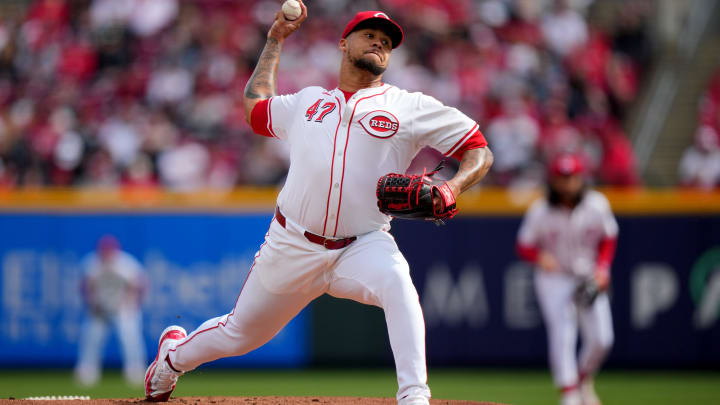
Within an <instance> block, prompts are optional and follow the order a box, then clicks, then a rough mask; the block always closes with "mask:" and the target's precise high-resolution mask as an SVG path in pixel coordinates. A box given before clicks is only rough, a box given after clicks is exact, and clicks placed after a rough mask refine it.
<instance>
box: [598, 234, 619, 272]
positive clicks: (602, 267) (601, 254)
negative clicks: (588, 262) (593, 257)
mask: <svg viewBox="0 0 720 405" xmlns="http://www.w3.org/2000/svg"><path fill="white" fill-rule="evenodd" d="M616 247H617V238H605V239H603V240H601V241H600V243H598V248H597V269H598V271H601V272H605V273H609V272H610V263H612V261H613V258H614V257H615V248H616Z"/></svg>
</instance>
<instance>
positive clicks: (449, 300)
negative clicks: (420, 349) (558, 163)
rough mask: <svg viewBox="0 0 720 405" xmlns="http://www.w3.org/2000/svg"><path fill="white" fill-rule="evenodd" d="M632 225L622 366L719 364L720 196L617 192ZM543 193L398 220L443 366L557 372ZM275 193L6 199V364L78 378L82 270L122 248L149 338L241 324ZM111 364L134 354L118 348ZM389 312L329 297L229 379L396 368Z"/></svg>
mask: <svg viewBox="0 0 720 405" xmlns="http://www.w3.org/2000/svg"><path fill="white" fill-rule="evenodd" d="M605 191H606V194H607V195H608V196H609V197H610V199H611V203H612V204H613V208H614V209H615V211H616V213H617V215H618V220H619V223H620V238H619V245H618V252H617V258H616V261H615V265H614V267H613V274H614V278H613V300H612V305H613V313H614V324H615V330H616V345H615V349H614V350H613V352H612V354H611V358H610V362H611V363H613V364H615V365H618V366H662V367H674V366H689V367H701V366H702V367H718V365H720V345H718V344H717V342H720V320H719V319H718V315H719V313H720V215H719V214H720V193H695V192H668V191H650V192H648V191H637V190H605ZM536 195H537V194H536V193H507V192H504V191H501V190H485V191H482V192H479V193H473V194H469V195H464V196H463V198H462V199H461V200H460V209H461V212H462V213H463V215H460V216H458V217H457V218H455V219H454V220H452V221H450V223H449V224H448V225H447V226H445V227H435V226H434V225H432V224H430V223H420V222H411V221H395V222H394V223H393V231H392V232H393V234H394V235H395V236H396V239H397V241H398V244H399V245H400V247H401V249H402V251H403V252H404V253H405V255H406V257H407V259H408V261H409V262H410V264H411V268H412V275H413V279H414V280H415V284H416V286H417V287H418V291H419V293H420V297H421V303H422V305H423V308H424V311H425V317H426V321H427V325H428V357H429V360H430V362H431V364H437V365H439V364H444V365H488V364H494V365H542V364H544V363H545V356H546V355H545V344H546V343H545V335H544V330H543V327H542V322H541V320H540V318H539V312H538V308H537V304H536V302H535V298H534V293H533V290H532V270H531V269H529V268H528V266H527V265H525V264H523V263H521V262H519V261H518V260H517V258H516V257H515V255H514V251H513V248H514V239H515V234H516V232H517V228H518V226H519V222H520V215H521V214H522V212H523V211H524V209H525V207H526V206H527V204H528V203H529V201H531V200H532V198H533V197H534V196H536ZM274 196H275V190H266V189H265V190H263V189H246V190H241V191H237V192H232V193H221V192H199V193H193V194H173V193H162V192H157V191H147V190H140V191H138V190H131V191H128V190H124V191H113V192H88V191H83V192H75V191H69V190H55V191H37V190H35V191H32V190H31V191H23V192H7V191H0V230H2V232H0V263H1V265H2V274H0V294H1V296H0V305H1V306H2V307H1V312H0V365H1V366H17V365H42V366H48V365H55V366H66V365H71V364H72V363H73V361H74V358H75V354H76V350H77V343H76V342H77V340H78V337H79V331H80V329H79V326H80V324H81V321H82V319H83V316H84V313H83V308H82V301H81V298H80V295H79V290H78V284H79V275H80V273H79V271H80V269H79V263H80V260H81V259H82V257H83V256H84V255H85V254H86V253H88V252H89V251H90V250H91V249H92V248H93V246H94V245H95V242H96V241H97V239H98V238H99V237H100V236H101V235H103V234H105V233H112V234H114V235H116V236H117V237H118V239H119V240H120V241H121V243H122V244H123V246H124V247H125V249H126V250H128V251H129V252H130V253H132V254H133V255H135V256H136V257H137V258H138V259H140V260H141V262H142V263H143V264H144V266H145V267H146V270H147V272H148V276H149V279H150V294H149V295H148V299H147V300H146V301H145V304H144V309H145V311H144V314H145V317H144V324H145V338H146V342H147V346H148V352H149V353H150V354H152V353H154V350H155V349H154V345H155V341H156V338H157V334H158V332H159V331H160V330H162V328H163V327H164V326H166V325H167V324H169V323H180V324H181V325H183V326H185V327H186V328H188V329H192V328H194V327H195V326H196V325H197V324H199V323H200V322H201V321H203V320H205V319H206V318H209V317H212V316H216V315H220V314H222V313H226V312H228V311H229V310H230V308H231V307H232V305H233V303H234V300H235V297H236V294H237V292H238V290H239V288H240V285H241V284H242V281H243V280H244V278H245V275H246V274H247V271H248V269H249V267H250V265H251V262H252V258H253V255H254V252H255V251H256V249H257V247H258V246H259V244H260V243H261V242H262V238H263V236H264V234H265V232H266V229H267V225H268V224H269V222H270V219H271V215H272V214H271V213H272V207H273V205H272V204H273V200H274ZM109 347H110V351H109V353H108V360H109V361H110V362H111V363H115V364H117V362H118V360H119V351H118V349H117V345H116V344H115V341H114V340H111V341H110V344H109ZM390 361H391V357H390V352H389V348H388V344H387V337H386V333H385V328H384V325H383V317H382V312H381V311H380V310H378V309H374V308H369V307H364V306H361V305H357V304H353V303H349V302H344V301H341V300H336V299H331V298H327V297H324V298H322V299H320V300H318V301H317V302H316V303H315V304H314V305H312V306H311V307H310V308H308V310H306V311H304V312H303V313H302V314H301V315H300V316H299V317H298V318H296V320H294V321H293V322H292V323H291V324H290V325H289V326H288V327H287V328H286V329H285V330H283V332H281V333H280V334H279V335H278V336H277V337H276V338H275V339H274V340H273V341H272V342H271V343H270V344H268V345H267V346H265V347H263V348H261V349H259V350H258V351H256V352H254V353H252V354H251V355H248V356H245V357H242V358H236V359H232V360H226V361H224V362H223V363H222V364H225V365H242V366H300V365H305V364H310V363H322V364H328V363H329V364H345V365H347V364H388V363H389V362H390Z"/></svg>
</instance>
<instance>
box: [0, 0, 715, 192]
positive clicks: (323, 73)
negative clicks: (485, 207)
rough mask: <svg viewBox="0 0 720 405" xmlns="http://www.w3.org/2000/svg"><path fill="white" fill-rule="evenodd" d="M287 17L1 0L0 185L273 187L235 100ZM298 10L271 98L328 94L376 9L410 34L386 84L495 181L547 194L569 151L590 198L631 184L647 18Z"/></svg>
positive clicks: (355, 5)
mask: <svg viewBox="0 0 720 405" xmlns="http://www.w3.org/2000/svg"><path fill="white" fill-rule="evenodd" d="M281 2H282V1H281V0H259V1H257V0H123V1H118V0H72V1H71V0H8V1H5V0H4V1H2V2H1V3H2V4H0V185H2V186H4V187H27V186H37V185H55V186H89V187H114V186H120V185H123V186H135V187H166V188H169V189H173V190H192V189H196V188H200V187H213V188H230V187H234V186H236V185H248V184H250V185H266V184H278V183H279V182H281V181H282V180H283V178H284V175H285V171H286V169H287V165H288V160H287V150H286V147H285V146H284V145H283V144H282V143H279V142H277V141H275V140H268V139H266V138H263V137H259V136H256V135H253V134H252V133H251V131H250V128H249V127H248V125H247V124H246V123H245V120H244V114H243V108H242V93H243V89H244V86H245V83H246V81H247V79H248V78H249V76H250V74H251V72H252V69H253V67H254V63H255V61H256V60H257V57H258V56H259V54H260V50H261V49H262V46H263V45H264V42H265V34H266V32H267V29H268V27H269V24H270V23H271V22H272V19H273V16H274V14H275V12H276V11H277V10H279V7H280V4H281ZM306 3H307V4H308V7H309V9H310V17H309V18H308V20H307V21H306V22H305V23H304V24H303V27H302V28H301V29H300V30H299V31H298V32H297V33H296V34H295V35H294V37H293V38H291V39H290V40H289V41H288V42H287V43H286V44H285V47H284V49H283V55H282V58H281V67H280V73H279V90H280V92H281V93H290V92H295V91H297V90H299V89H300V88H302V87H305V86H308V85H321V86H324V87H327V88H334V87H335V86H336V85H337V74H338V67H339V59H340V53H339V51H338V49H337V41H338V39H339V37H340V33H341V32H342V29H343V27H344V24H345V23H346V22H347V21H348V20H349V18H350V17H351V16H352V15H353V14H354V13H355V12H356V11H359V10H362V9H382V10H384V11H386V12H388V14H389V15H391V16H392V17H393V18H394V19H396V20H398V21H399V22H400V23H401V24H402V26H403V28H404V29H405V32H406V42H405V43H404V44H403V46H401V47H400V48H398V49H396V50H395V51H394V52H393V56H392V61H391V63H390V69H388V72H387V74H386V76H385V81H387V82H388V83H391V84H395V85H397V86H398V87H401V88H406V89H408V90H410V91H422V92H424V93H426V94H429V95H432V96H434V97H436V98H438V99H439V100H441V101H443V102H444V103H446V104H448V105H452V106H456V107H458V108H459V109H461V110H462V111H464V112H465V113H467V114H468V115H469V116H471V117H472V118H474V119H475V120H477V121H478V122H479V123H480V124H481V128H482V129H483V132H484V134H485V135H486V137H487V138H488V141H489V143H490V145H491V148H492V150H493V152H494V153H495V165H494V167H493V169H492V170H491V175H490V176H489V179H488V183H490V184H497V185H503V186H518V185H537V184H541V183H542V182H543V181H544V179H543V176H544V174H545V171H544V169H542V167H543V163H544V162H545V161H546V160H547V159H548V158H549V157H551V156H554V155H556V154H557V153H559V152H565V151H568V150H570V151H574V152H577V153H580V154H582V155H583V156H584V157H585V159H586V162H587V166H588V167H589V168H590V170H591V175H592V178H593V181H594V182H595V183H597V184H612V185H632V184H636V183H638V181H639V180H638V175H637V172H636V168H635V161H634V155H633V151H632V146H631V144H630V142H629V140H628V138H627V136H626V134H625V133H624V131H623V128H622V125H621V123H622V122H623V119H624V118H625V117H624V113H625V111H627V109H628V106H629V105H631V104H632V102H633V100H634V99H635V97H636V95H637V92H638V87H639V84H640V79H641V77H642V75H643V73H644V70H645V69H646V68H647V66H648V64H649V63H650V57H649V55H650V52H649V40H648V37H647V33H646V32H647V29H646V26H647V23H648V18H649V16H650V15H651V7H652V6H653V2H651V1H649V0H626V1H622V2H618V1H602V2H601V1H596V2H593V0H452V1H451V0H384V1H370V0H307V1H306ZM595 16H600V17H597V18H596V17H595ZM716 117H717V114H716Z"/></svg>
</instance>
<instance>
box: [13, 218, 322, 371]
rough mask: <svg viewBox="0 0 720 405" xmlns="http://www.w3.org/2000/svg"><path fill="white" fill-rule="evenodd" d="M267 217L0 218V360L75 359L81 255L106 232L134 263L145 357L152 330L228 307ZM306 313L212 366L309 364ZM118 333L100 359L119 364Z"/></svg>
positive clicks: (191, 324) (152, 343) (153, 341)
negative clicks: (143, 286) (140, 277)
mask: <svg viewBox="0 0 720 405" xmlns="http://www.w3.org/2000/svg"><path fill="white" fill-rule="evenodd" d="M270 219H271V216H270V215H266V214H263V215H257V214H247V215H229V214H228V215H224V214H109V215H99V214H58V215H51V214H0V229H1V230H2V232H0V265H1V266H2V267H1V268H0V365H5V366H9V365H30V364H42V365H56V366H67V365H72V364H73V363H74V362H75V359H76V356H77V350H78V343H77V342H78V341H79V339H80V337H81V336H80V335H81V325H82V322H83V319H84V317H85V316H86V309H85V308H84V303H83V299H82V294H81V292H80V282H81V275H82V272H83V268H82V261H83V259H84V258H85V256H86V255H87V254H88V253H90V252H91V251H93V250H94V249H95V246H96V244H97V241H98V239H99V238H100V237H101V236H103V235H106V234H111V235H114V236H115V237H116V238H117V239H118V241H119V242H120V244H121V245H122V249H123V250H125V251H126V252H128V253H130V254H131V255H132V256H134V257H135V258H136V259H137V260H138V261H139V262H140V263H141V264H142V266H143V268H144V271H145V272H146V275H147V278H148V280H149V286H148V291H147V293H146V295H145V299H144V301H143V326H144V330H143V334H144V340H145V342H146V346H147V353H148V357H149V358H150V357H152V356H154V355H155V352H156V350H157V339H158V336H159V334H160V332H161V331H162V330H163V329H164V328H165V327H166V326H168V325H171V324H179V325H181V326H183V327H184V328H185V329H187V330H188V332H190V331H192V330H194V329H195V328H196V327H197V326H199V325H200V323H202V322H204V321H205V320H207V319H210V318H213V317H216V316H219V315H223V314H226V313H228V312H230V311H231V310H232V307H233V305H234V303H235V299H236V298H237V295H238V293H239V292H240V288H241V286H242V283H243V281H244V280H245V278H246V276H247V274H248V271H249V269H250V267H251V265H252V261H253V258H254V255H255V252H256V251H257V249H258V247H259V246H260V244H261V243H262V241H263V237H264V235H265V233H266V232H267V227H268V226H269V224H270ZM308 318H309V316H308V314H307V313H306V311H304V312H302V313H301V314H300V315H299V316H298V317H297V318H295V319H294V320H293V321H292V322H290V324H288V325H287V326H286V327H285V329H283V330H282V331H281V332H280V333H279V334H278V335H277V336H276V337H275V338H274V339H273V340H272V341H271V342H269V343H268V344H266V345H265V346H263V347H261V348H260V349H258V350H256V351H253V352H251V353H249V354H247V355H245V356H242V357H236V358H231V359H225V360H221V361H219V362H216V364H218V363H219V364H226V365H249V366H255V365H257V366H294V365H301V364H305V363H306V362H308V361H309V353H308V350H307V347H308V345H309V343H308V333H309V331H308V326H307V325H308V323H309V322H308V321H309V319H308ZM118 346H119V345H118V344H117V338H116V337H113V338H111V339H110V340H109V341H108V347H107V349H108V350H107V353H106V359H107V362H106V363H110V364H119V362H120V348H119V347H118Z"/></svg>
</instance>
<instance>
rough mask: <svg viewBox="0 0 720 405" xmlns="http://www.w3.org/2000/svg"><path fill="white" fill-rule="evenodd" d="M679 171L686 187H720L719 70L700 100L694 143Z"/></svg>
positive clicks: (689, 148) (681, 161) (684, 154)
mask: <svg viewBox="0 0 720 405" xmlns="http://www.w3.org/2000/svg"><path fill="white" fill-rule="evenodd" d="M679 171H680V173H679V174H680V184H681V185H683V186H687V187H695V188H700V189H705V190H712V189H716V188H718V187H720V68H718V70H717V71H716V72H715V74H714V75H713V77H712V78H711V79H710V83H709V84H708V86H707V89H706V90H705V92H704V93H703V95H702V97H701V99H700V108H699V117H698V127H697V130H696V131H695V136H694V142H693V144H692V145H690V146H689V147H688V148H687V149H686V150H685V152H684V153H683V156H682V159H681V160H680V167H679Z"/></svg>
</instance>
